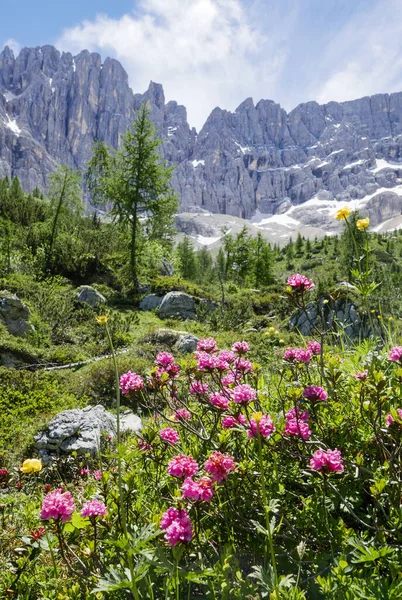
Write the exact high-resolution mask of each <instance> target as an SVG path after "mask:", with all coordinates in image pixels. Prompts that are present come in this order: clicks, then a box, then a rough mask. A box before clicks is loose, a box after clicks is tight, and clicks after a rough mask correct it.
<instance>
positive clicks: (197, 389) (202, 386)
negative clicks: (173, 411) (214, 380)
mask: <svg viewBox="0 0 402 600" xmlns="http://www.w3.org/2000/svg"><path fill="white" fill-rule="evenodd" d="M189 391H190V394H192V395H193V396H196V395H201V394H206V393H207V392H208V384H207V383H202V382H201V381H198V380H197V379H195V380H194V381H193V382H192V384H191V385H190V390H189Z"/></svg>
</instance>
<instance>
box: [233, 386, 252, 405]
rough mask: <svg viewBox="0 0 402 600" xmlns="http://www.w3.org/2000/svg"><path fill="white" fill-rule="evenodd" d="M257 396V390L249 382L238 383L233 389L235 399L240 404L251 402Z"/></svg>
mask: <svg viewBox="0 0 402 600" xmlns="http://www.w3.org/2000/svg"><path fill="white" fill-rule="evenodd" d="M256 398H257V392H256V391H255V389H254V388H252V387H251V386H250V385H248V383H243V384H241V385H237V386H236V387H235V389H234V390H233V400H234V402H237V403H238V404H249V403H250V402H254V400H255V399H256Z"/></svg>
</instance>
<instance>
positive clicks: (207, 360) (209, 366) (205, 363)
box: [195, 352, 216, 371]
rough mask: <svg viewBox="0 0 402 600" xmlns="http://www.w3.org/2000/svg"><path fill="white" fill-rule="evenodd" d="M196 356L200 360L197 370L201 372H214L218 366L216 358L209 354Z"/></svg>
mask: <svg viewBox="0 0 402 600" xmlns="http://www.w3.org/2000/svg"><path fill="white" fill-rule="evenodd" d="M195 356H196V358H197V360H198V363H197V369H198V370H199V371H212V370H213V369H215V366H216V358H215V356H212V355H211V354H208V352H196V353H195Z"/></svg>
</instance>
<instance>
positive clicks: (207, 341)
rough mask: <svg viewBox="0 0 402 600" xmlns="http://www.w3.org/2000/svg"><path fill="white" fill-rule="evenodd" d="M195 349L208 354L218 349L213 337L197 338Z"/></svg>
mask: <svg viewBox="0 0 402 600" xmlns="http://www.w3.org/2000/svg"><path fill="white" fill-rule="evenodd" d="M197 350H198V351H199V352H207V353H208V354H213V353H214V352H217V351H218V344H217V343H216V341H215V339H214V338H213V337H209V338H204V339H202V340H199V342H198V344H197Z"/></svg>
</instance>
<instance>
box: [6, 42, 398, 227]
mask: <svg viewBox="0 0 402 600" xmlns="http://www.w3.org/2000/svg"><path fill="white" fill-rule="evenodd" d="M144 101H148V103H149V106H150V109H151V117H152V119H153V121H154V123H155V125H156V127H157V130H158V132H159V134H160V135H161V136H162V137H163V139H164V142H163V144H162V153H163V156H164V157H165V158H166V159H167V160H168V161H169V162H171V163H173V164H174V165H176V167H177V168H176V169H175V171H174V175H173V178H172V186H173V187H174V189H175V190H176V192H177V193H178V195H179V198H180V205H181V210H182V212H188V213H191V212H193V211H194V210H196V211H199V212H201V211H209V212H212V213H222V214H226V215H231V216H235V217H241V218H247V219H249V218H250V217H252V216H253V215H255V214H256V213H257V215H258V214H260V213H262V214H266V215H272V214H278V215H281V214H282V213H284V212H285V211H288V210H289V208H292V207H298V211H299V212H298V219H299V221H300V223H301V224H303V225H306V224H307V225H311V220H313V221H314V218H315V219H316V221H317V218H318V226H319V227H323V228H324V230H327V229H328V223H327V220H326V216H325V214H324V215H323V214H322V213H320V211H317V210H315V209H314V208H313V210H311V209H309V210H308V211H307V212H305V211H303V204H304V203H305V202H306V201H308V200H310V199H312V198H315V199H317V200H319V199H320V198H323V194H324V197H325V199H326V200H327V201H330V200H336V201H339V202H345V201H349V200H356V201H358V200H360V199H363V198H365V197H368V198H370V197H374V196H375V194H376V193H381V194H382V196H381V197H380V198H379V199H378V204H379V206H380V210H377V208H375V207H373V210H372V214H373V216H374V217H375V218H377V219H383V218H386V216H387V215H391V216H389V218H392V217H394V216H395V215H396V214H397V213H396V211H397V210H399V208H398V207H395V202H396V201H395V199H394V198H393V197H391V196H389V193H392V192H394V193H395V194H396V195H397V196H398V197H399V196H401V195H402V188H401V183H402V92H399V93H393V94H377V95H375V96H372V97H365V98H361V99H359V100H354V101H348V102H329V103H328V104H325V105H320V104H318V103H317V102H307V103H305V104H301V105H299V106H297V107H296V108H295V109H294V110H292V111H291V112H290V113H287V112H286V111H285V110H284V109H283V108H281V106H280V105H279V104H277V103H275V102H274V101H272V100H260V101H259V102H257V104H255V103H254V101H253V100H252V99H251V98H248V99H246V100H245V101H244V102H242V103H241V104H240V106H239V107H238V108H237V109H236V111H235V112H233V113H232V112H229V111H226V110H223V109H221V108H218V107H217V108H215V109H214V110H213V111H212V113H211V114H210V116H209V117H208V119H207V121H206V123H205V125H204V126H203V127H202V129H201V131H200V132H199V133H198V134H197V132H196V131H195V129H192V128H190V126H189V124H188V122H187V115H186V109H185V108H184V107H183V106H180V105H178V104H177V103H176V102H174V101H170V102H167V103H166V102H165V97H164V93H163V88H162V86H161V85H160V84H157V83H154V82H151V84H150V86H149V88H148V90H147V91H146V92H145V93H144V94H134V93H133V92H132V90H131V89H130V87H129V84H128V77H127V74H126V72H125V71H124V69H123V67H122V66H121V64H120V63H119V62H118V61H116V60H114V59H110V58H107V59H106V60H105V61H104V62H103V63H102V60H101V57H100V55H99V54H96V53H90V52H88V51H86V50H84V51H82V52H81V53H80V54H78V55H77V56H75V57H73V56H72V55H71V54H70V53H60V52H58V51H57V50H56V49H55V48H54V47H52V46H43V47H42V48H39V47H37V48H24V49H23V50H21V52H20V54H19V55H18V56H17V57H15V56H14V55H13V52H12V51H11V50H10V49H9V48H7V47H6V48H5V49H4V50H3V52H1V53H0V177H4V176H5V175H8V176H14V175H17V176H18V177H19V178H20V180H21V182H22V185H23V187H24V188H25V189H26V190H27V191H30V190H32V189H33V188H34V187H35V186H39V187H40V188H45V187H46V184H47V179H48V175H49V173H50V172H51V171H52V170H53V169H54V168H55V167H56V165H57V164H69V165H71V166H73V167H74V168H78V169H83V168H84V167H85V163H86V161H87V160H88V158H89V157H90V155H91V147H92V143H93V141H94V139H98V140H101V141H104V142H106V144H108V145H109V146H111V147H114V148H115V147H117V146H118V145H119V142H120V140H121V136H122V134H123V133H124V132H125V131H126V130H127V128H128V127H129V125H130V124H131V123H132V122H133V120H134V118H135V111H136V109H138V108H139V106H140V105H141V103H142V102H144ZM377 198H378V197H377ZM300 207H301V209H300ZM317 213H319V214H318V217H317ZM324 213H325V211H324ZM384 215H385V217H384ZM292 216H293V217H294V218H296V216H295V214H293V215H292ZM189 225H190V224H189ZM199 233H200V234H201V235H202V233H201V232H199Z"/></svg>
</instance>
